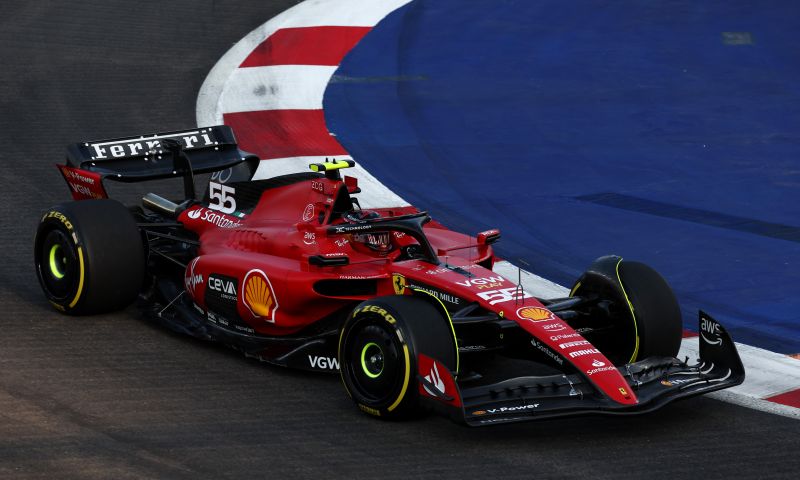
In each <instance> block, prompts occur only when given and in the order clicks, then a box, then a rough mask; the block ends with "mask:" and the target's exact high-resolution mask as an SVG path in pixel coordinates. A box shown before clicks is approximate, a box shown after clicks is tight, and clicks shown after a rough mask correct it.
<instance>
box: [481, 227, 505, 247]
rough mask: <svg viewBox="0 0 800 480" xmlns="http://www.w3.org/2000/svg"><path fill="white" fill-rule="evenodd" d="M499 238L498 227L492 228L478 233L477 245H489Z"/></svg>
mask: <svg viewBox="0 0 800 480" xmlns="http://www.w3.org/2000/svg"><path fill="white" fill-rule="evenodd" d="M498 240H500V229H499V228H493V229H491V230H486V231H485V232H481V233H479V234H478V245H491V244H493V243H494V242H496V241H498Z"/></svg>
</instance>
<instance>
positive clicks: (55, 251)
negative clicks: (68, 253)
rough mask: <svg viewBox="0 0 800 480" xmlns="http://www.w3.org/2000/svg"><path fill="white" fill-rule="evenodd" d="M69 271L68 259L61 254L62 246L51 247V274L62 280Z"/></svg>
mask: <svg viewBox="0 0 800 480" xmlns="http://www.w3.org/2000/svg"><path fill="white" fill-rule="evenodd" d="M66 270H67V259H66V257H64V255H63V253H62V252H61V245H60V244H58V243H56V244H55V245H53V246H52V247H50V273H51V274H52V275H53V276H54V277H56V278H57V279H59V280H61V279H62V278H64V275H65V273H66Z"/></svg>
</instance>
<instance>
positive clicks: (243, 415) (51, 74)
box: [0, 0, 800, 480]
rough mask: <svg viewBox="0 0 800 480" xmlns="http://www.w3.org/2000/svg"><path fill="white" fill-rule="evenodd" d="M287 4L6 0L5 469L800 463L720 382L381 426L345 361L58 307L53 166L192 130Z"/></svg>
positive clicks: (525, 469)
mask: <svg viewBox="0 0 800 480" xmlns="http://www.w3.org/2000/svg"><path fill="white" fill-rule="evenodd" d="M72 3H75V4H78V3H79V5H68V4H72ZM293 3H294V2H288V1H275V0H273V1H243V2H232V1H204V2H196V1H187V0H181V1H171V2H155V1H148V2H139V3H136V4H135V3H134V2H126V1H122V0H116V1H99V0H96V1H83V2H57V1H37V2H18V4H17V5H16V6H8V5H4V7H3V14H2V15H0V132H1V135H2V136H0V139H2V145H1V146H0V147H1V148H0V160H2V164H1V165H2V167H0V185H2V190H1V192H2V202H0V209H1V210H0V211H2V217H0V235H1V236H0V245H1V246H2V252H3V253H2V262H0V278H1V279H2V286H1V287H0V305H2V313H3V320H2V329H0V478H2V479H9V478H48V479H49V478H187V479H188V478H192V479H197V478H244V477H254V478H285V477H289V478H374V477H382V478H403V477H409V476H410V477H426V478H440V477H444V478H452V477H467V478H481V477H483V478H487V477H495V476H496V477H498V478H534V477H537V478H577V477H581V478H609V479H614V480H620V479H623V478H642V477H650V478H697V477H702V478H704V480H705V479H713V478H770V477H772V478H797V475H798V474H797V472H798V471H800V456H799V455H798V451H799V449H798V447H800V438H798V437H800V422H797V421H795V420H790V419H786V418H783V417H777V416H772V415H769V414H765V413H760V412H756V411H751V410H747V409H744V408H740V407H736V406H732V405H729V404H724V403H720V402H717V401H714V400H710V399H695V400H690V401H686V402H683V403H680V404H676V405H674V406H671V407H670V408H668V409H666V410H663V411H661V412H658V413H655V414H651V415H647V416H644V417H637V418H585V419H573V420H566V421H549V422H545V423H538V424H523V425H515V426H507V427H497V428H489V429H475V430H470V429H466V428H464V427H459V426H457V425H455V424H452V423H450V422H448V421H447V420H444V419H441V418H437V417H430V418H425V419H421V420H417V421H412V422H408V423H385V422H381V421H376V420H373V419H371V418H367V417H365V416H363V415H361V414H359V413H358V412H357V411H356V410H355V409H354V408H353V407H352V405H351V403H350V401H349V399H348V398H347V397H346V395H345V394H344V392H343V389H342V387H341V385H340V384H339V380H338V379H337V378H336V377H328V376H318V375H309V374H301V373H294V372H288V371H284V370H279V369H275V368H270V367H266V366H263V365H260V364H257V363H255V362H253V361H249V360H245V359H244V358H242V357H240V356H239V355H238V354H236V353H234V352H231V351H228V350H226V349H223V348H218V347H216V346H213V345H209V344H205V343H203V342H199V341H196V340H193V339H190V338H184V337H181V336H178V335H174V334H172V333H169V332H167V331H165V330H163V329H161V328H158V327H156V326H153V325H150V324H148V323H146V322H145V321H143V320H141V319H139V318H138V317H137V315H136V314H135V312H133V311H127V312H121V313H119V314H115V315H105V316H97V317H90V318H68V317H64V316H62V315H59V314H57V313H55V312H54V311H52V310H51V309H50V308H49V306H48V304H47V303H46V302H45V301H44V298H43V297H42V295H41V294H40V291H39V287H38V284H37V283H36V279H35V276H34V273H33V268H32V253H31V243H32V239H33V234H34V230H35V227H36V224H37V221H38V215H39V214H40V212H41V211H42V210H43V209H45V208H47V206H49V205H51V204H53V203H57V202H60V201H63V200H66V199H67V198H68V192H67V189H66V186H65V185H64V183H63V181H62V180H61V179H60V177H59V175H58V173H57V171H56V169H55V168H54V167H53V164H54V163H55V162H59V161H61V160H62V158H63V152H64V146H65V145H66V144H67V143H70V142H74V141H78V140H82V139H90V138H99V137H111V136H118V135H126V134H133V133H145V132H151V131H155V130H170V129H179V128H187V127H193V126H194V119H195V115H194V106H195V98H196V95H197V91H198V89H199V87H200V85H201V83H202V81H203V79H204V78H205V75H206V73H207V72H208V71H209V69H210V68H211V67H212V65H213V64H214V63H215V61H216V60H217V59H218V58H219V57H220V56H221V55H222V54H223V53H224V52H225V51H226V50H227V49H228V48H229V47H230V46H231V44H232V43H233V42H235V41H236V40H238V39H239V38H241V37H242V36H244V35H245V34H246V33H247V32H249V31H250V30H252V29H253V28H255V27H256V26H258V25H259V24H261V23H262V22H263V21H264V20H266V19H267V18H269V17H271V16H273V15H275V14H277V13H278V12H280V11H281V10H283V9H285V8H286V7H288V6H289V5H291V4H293ZM176 187H177V185H176ZM126 198H135V197H134V195H132V194H131V195H126Z"/></svg>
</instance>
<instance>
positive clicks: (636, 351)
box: [616, 258, 639, 363]
mask: <svg viewBox="0 0 800 480" xmlns="http://www.w3.org/2000/svg"><path fill="white" fill-rule="evenodd" d="M621 264H622V259H621V258H620V259H619V262H617V268H616V270H617V281H618V282H619V287H620V288H621V289H622V295H624V296H625V303H627V304H628V309H630V311H631V318H633V333H634V335H635V336H636V345H635V346H634V348H633V355H631V358H630V360H628V363H632V362H633V361H634V360H636V356H637V355H639V326H638V325H637V324H636V314H635V313H634V312H633V304H632V303H631V300H630V299H629V298H628V292H626V291H625V286H624V285H623V284H622V278H621V277H620V276H619V266H620V265H621Z"/></svg>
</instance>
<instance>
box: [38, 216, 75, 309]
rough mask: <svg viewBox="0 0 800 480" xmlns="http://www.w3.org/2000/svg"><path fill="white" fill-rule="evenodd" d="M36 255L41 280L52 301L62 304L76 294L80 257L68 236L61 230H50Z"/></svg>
mask: <svg viewBox="0 0 800 480" xmlns="http://www.w3.org/2000/svg"><path fill="white" fill-rule="evenodd" d="M36 253H37V255H36V263H37V271H38V274H39V279H40V280H41V283H42V286H43V287H44V290H45V292H46V293H47V294H48V296H50V298H51V300H54V301H57V302H61V301H63V300H65V299H67V298H68V297H70V296H71V295H72V294H74V291H75V289H76V288H77V277H78V275H77V272H78V257H77V253H76V250H75V247H74V244H73V243H72V241H71V239H70V238H69V237H68V236H67V234H66V233H64V232H62V231H61V230H59V229H53V230H50V231H49V232H47V233H46V234H45V235H44V240H43V241H42V243H41V245H40V246H39V248H38V251H37V252H36Z"/></svg>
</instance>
